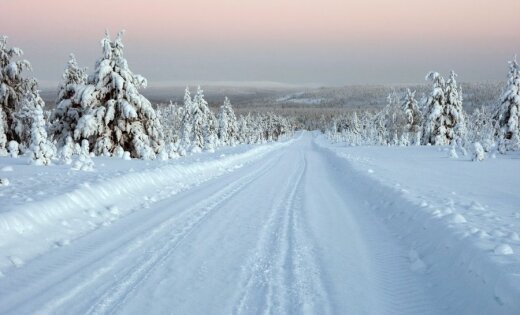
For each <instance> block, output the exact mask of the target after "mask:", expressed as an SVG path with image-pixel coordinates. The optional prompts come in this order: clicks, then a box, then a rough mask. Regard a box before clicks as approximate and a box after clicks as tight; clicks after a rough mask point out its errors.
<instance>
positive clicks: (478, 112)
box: [467, 107, 496, 152]
mask: <svg viewBox="0 0 520 315" xmlns="http://www.w3.org/2000/svg"><path fill="white" fill-rule="evenodd" d="M469 121H470V122H471V123H469V124H468V136H467V140H468V142H470V143H475V142H479V143H481V145H482V147H483V148H484V151H486V152H490V151H491V150H492V149H493V148H494V146H495V133H496V128H495V125H496V121H495V119H494V118H493V113H492V111H491V110H490V108H488V107H480V108H476V109H475V110H474V111H473V113H472V114H471V116H470V117H469Z"/></svg>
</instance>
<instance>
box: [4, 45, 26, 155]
mask: <svg viewBox="0 0 520 315" xmlns="http://www.w3.org/2000/svg"><path fill="white" fill-rule="evenodd" d="M22 55H23V51H22V50H21V49H20V48H17V47H7V36H0V155H4V154H5V153H6V145H7V143H9V142H10V141H17V142H19V143H20V142H21V139H20V137H19V135H18V133H17V132H16V130H15V127H16V126H19V125H20V124H19V123H18V122H16V118H15V112H16V111H17V110H19V108H20V106H21V103H22V100H23V98H24V97H25V95H26V94H27V89H28V87H29V85H30V84H29V79H28V78H25V77H24V76H23V74H22V72H23V71H24V70H31V64H30V63H29V62H28V61H27V60H14V59H16V58H18V57H21V56H22ZM24 146H25V145H24Z"/></svg>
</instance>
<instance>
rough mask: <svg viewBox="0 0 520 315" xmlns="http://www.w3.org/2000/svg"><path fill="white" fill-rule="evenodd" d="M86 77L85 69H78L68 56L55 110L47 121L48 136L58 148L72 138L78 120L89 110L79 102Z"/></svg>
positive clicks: (71, 57) (72, 55)
mask: <svg viewBox="0 0 520 315" xmlns="http://www.w3.org/2000/svg"><path fill="white" fill-rule="evenodd" d="M87 77H88V76H87V73H86V69H85V68H80V67H79V66H78V63H77V61H76V57H75V56H74V54H70V58H69V61H68V63H67V67H66V68H65V71H64V73H63V75H62V82H61V84H60V86H59V90H58V97H57V99H56V108H55V109H54V111H53V112H52V114H51V116H50V119H49V120H50V126H49V134H50V136H51V138H52V139H53V140H54V141H56V142H57V145H58V147H62V146H64V145H65V143H66V142H67V138H68V137H71V139H72V138H73V137H74V130H75V129H76V126H77V124H78V120H79V119H80V118H81V117H83V115H84V114H85V112H86V111H88V110H89V109H90V107H89V106H82V105H85V104H84V103H85V102H83V103H82V102H81V97H82V92H84V91H85V90H86V85H87ZM78 144H79V141H78Z"/></svg>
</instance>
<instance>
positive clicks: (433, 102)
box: [421, 71, 449, 145]
mask: <svg viewBox="0 0 520 315" xmlns="http://www.w3.org/2000/svg"><path fill="white" fill-rule="evenodd" d="M426 80H430V81H432V84H433V87H432V91H431V94H430V96H428V97H427V99H426V103H425V106H424V107H425V110H426V112H425V114H424V123H423V129H422V138H421V139H422V141H421V142H422V144H424V145H426V144H437V145H444V144H449V143H447V139H446V138H445V133H446V131H445V127H444V126H443V124H444V119H443V111H444V107H445V106H446V95H445V94H444V89H445V85H446V81H445V80H444V78H443V77H442V76H441V75H440V74H439V73H438V72H433V71H432V72H429V73H428V74H427V75H426Z"/></svg>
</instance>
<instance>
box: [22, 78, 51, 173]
mask: <svg viewBox="0 0 520 315" xmlns="http://www.w3.org/2000/svg"><path fill="white" fill-rule="evenodd" d="M24 86H25V87H24V89H25V93H24V96H23V98H22V100H21V104H20V105H19V106H18V107H17V110H16V112H15V113H14V114H13V127H14V131H15V134H16V136H17V138H18V139H19V142H20V143H21V144H22V146H23V147H24V148H25V149H24V151H30V152H31V163H33V164H36V165H49V164H51V159H52V157H53V156H54V155H55V151H56V150H55V147H54V145H53V144H52V143H51V142H50V141H49V140H48V139H47V131H46V129H45V128H46V124H45V118H44V116H43V107H44V106H45V103H44V102H43V100H42V98H41V97H40V94H39V92H38V89H37V87H38V84H37V82H36V80H35V79H31V80H29V81H27V82H26V84H24Z"/></svg>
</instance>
